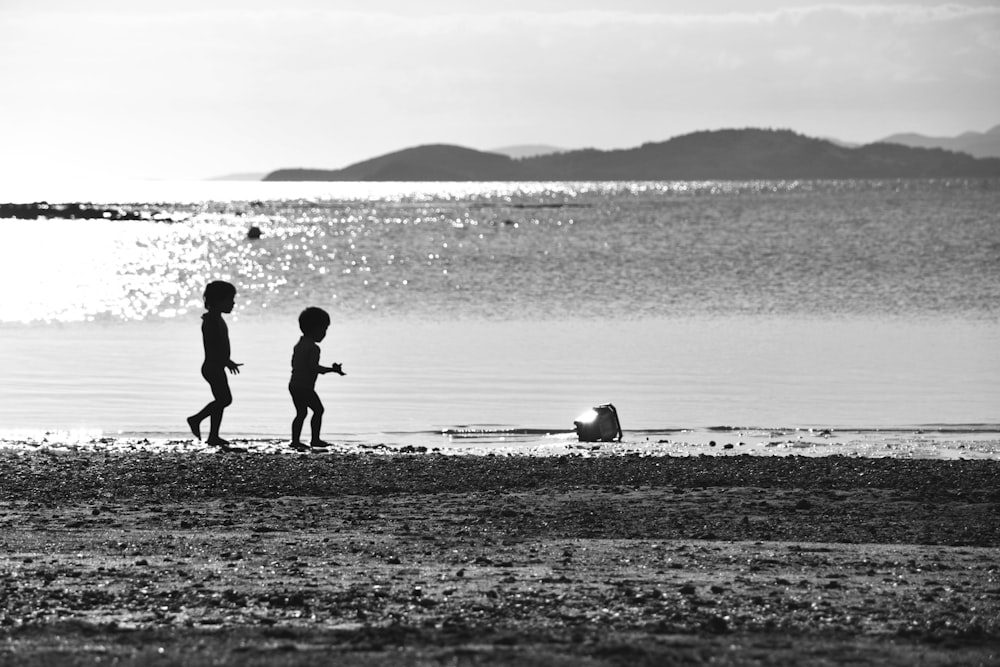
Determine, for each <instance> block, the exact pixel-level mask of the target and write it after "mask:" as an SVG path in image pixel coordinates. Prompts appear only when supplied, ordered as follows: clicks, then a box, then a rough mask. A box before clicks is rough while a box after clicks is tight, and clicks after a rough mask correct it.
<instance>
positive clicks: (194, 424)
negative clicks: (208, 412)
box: [187, 417, 201, 440]
mask: <svg viewBox="0 0 1000 667" xmlns="http://www.w3.org/2000/svg"><path fill="white" fill-rule="evenodd" d="M187 422H188V427H189V428H190V429H191V432H192V433H194V437H196V438H198V439H199V440H201V422H200V421H198V420H197V419H195V418H194V417H188V419H187Z"/></svg>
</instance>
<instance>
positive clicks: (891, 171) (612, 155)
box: [264, 129, 1000, 181]
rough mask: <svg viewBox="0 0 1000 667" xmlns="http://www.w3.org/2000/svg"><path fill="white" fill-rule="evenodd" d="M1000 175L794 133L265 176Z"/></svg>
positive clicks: (462, 151)
mask: <svg viewBox="0 0 1000 667" xmlns="http://www.w3.org/2000/svg"><path fill="white" fill-rule="evenodd" d="M950 177H985V178H992V177H1000V158H995V157H994V158H975V157H972V156H971V155H968V154H966V153H957V152H954V151H949V150H944V149H941V148H922V147H917V148H914V147H908V146H904V145H901V144H898V143H874V144H867V145H865V146H858V147H849V146H843V145H839V144H836V143H834V142H832V141H829V140H826V139H816V138H812V137H807V136H803V135H801V134H797V133H795V132H792V131H791V130H764V129H739V130H715V131H705V132H695V133H692V134H686V135H683V136H679V137H674V138H673V139H670V140H668V141H664V142H660V143H647V144H643V145H642V146H639V147H637V148H629V149H622V150H608V151H602V150H596V149H592V148H588V149H582V150H570V151H563V152H557V153H548V154H536V155H534V156H533V157H524V158H520V159H514V158H512V157H510V156H508V155H502V154H500V153H494V152H486V151H478V150H473V149H471V148H464V147H462V146H453V145H448V144H434V145H428V146H417V147H414V148H407V149H405V150H401V151H397V152H394V153H388V154H386V155H382V156H379V157H376V158H372V159H370V160H365V161H363V162H358V163H356V164H352V165H350V166H348V167H345V168H343V169H334V170H329V169H280V170H278V171H274V172H271V173H270V174H268V175H267V176H265V177H264V180H265V181H549V180H556V181H637V180H643V181H644V180H649V181H656V180H712V179H723V180H745V179H800V178H801V179H812V178H819V179H839V178H950Z"/></svg>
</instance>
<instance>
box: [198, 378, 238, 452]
mask: <svg viewBox="0 0 1000 667" xmlns="http://www.w3.org/2000/svg"><path fill="white" fill-rule="evenodd" d="M202 375H204V376H205V380H207V381H208V386H209V387H211V388H212V396H213V397H214V398H215V400H214V401H212V402H211V403H209V404H208V405H206V406H205V409H204V410H202V412H206V411H207V413H208V418H209V430H208V444H210V445H211V444H216V443H219V442H223V441H222V439H221V438H220V437H219V427H220V426H221V425H222V413H223V411H224V410H225V409H226V408H227V407H229V406H230V405H232V403H233V394H232V392H230V391H229V380H228V379H226V370H225V369H224V368H220V369H219V370H218V371H217V372H216V371H211V372H207V373H206V372H204V371H202ZM199 414H200V413H199Z"/></svg>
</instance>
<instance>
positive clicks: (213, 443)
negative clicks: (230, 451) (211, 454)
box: [205, 436, 229, 447]
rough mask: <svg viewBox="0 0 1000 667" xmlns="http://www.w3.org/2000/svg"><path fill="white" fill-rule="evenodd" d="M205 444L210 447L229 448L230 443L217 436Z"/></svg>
mask: <svg viewBox="0 0 1000 667" xmlns="http://www.w3.org/2000/svg"><path fill="white" fill-rule="evenodd" d="M205 443H206V444H207V445H208V446H209V447H228V446H229V441H228V440H223V439H222V438H220V437H219V436H215V437H214V438H209V439H208V440H206V441H205Z"/></svg>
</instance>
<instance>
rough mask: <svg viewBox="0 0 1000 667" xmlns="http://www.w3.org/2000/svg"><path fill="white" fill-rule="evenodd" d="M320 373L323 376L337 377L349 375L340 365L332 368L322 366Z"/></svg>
mask: <svg viewBox="0 0 1000 667" xmlns="http://www.w3.org/2000/svg"><path fill="white" fill-rule="evenodd" d="M319 372H320V373H322V374H326V373H336V374H337V375H347V373H345V372H344V369H343V368H341V367H340V364H334V365H332V366H320V367H319Z"/></svg>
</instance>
